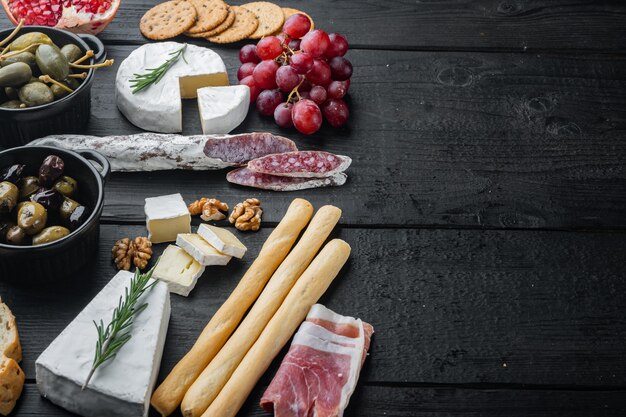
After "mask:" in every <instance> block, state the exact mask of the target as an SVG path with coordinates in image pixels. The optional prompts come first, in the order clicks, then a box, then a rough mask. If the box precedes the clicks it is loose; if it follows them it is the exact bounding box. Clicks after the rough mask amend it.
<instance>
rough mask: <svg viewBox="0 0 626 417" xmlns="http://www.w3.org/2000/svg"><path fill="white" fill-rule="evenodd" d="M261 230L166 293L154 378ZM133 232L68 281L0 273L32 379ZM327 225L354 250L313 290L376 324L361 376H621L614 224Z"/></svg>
mask: <svg viewBox="0 0 626 417" xmlns="http://www.w3.org/2000/svg"><path fill="white" fill-rule="evenodd" d="M283 210H284V208H283ZM270 230H271V229H270V228H264V229H263V230H262V231H260V232H258V233H252V234H244V235H243V237H242V239H243V242H244V244H246V245H247V246H248V247H249V253H248V254H247V255H246V257H245V259H244V260H242V261H236V260H233V261H232V262H231V263H230V264H229V265H228V266H227V267H211V268H208V270H207V271H206V272H205V275H204V277H203V278H202V279H201V280H200V281H199V283H198V285H197V287H196V288H195V290H194V291H193V292H192V294H191V296H190V297H189V298H183V297H180V296H176V295H174V296H173V297H172V318H171V321H170V329H169V332H168V339H167V342H166V347H165V352H164V356H163V362H162V366H161V378H163V377H164V375H165V374H166V373H167V372H169V370H170V369H171V368H172V367H173V365H174V364H175V363H176V361H177V360H178V359H179V358H180V357H182V356H183V354H184V353H185V352H186V350H187V349H189V348H190V347H191V345H192V344H193V342H194V340H195V338H196V336H197V335H198V334H199V332H200V330H201V329H202V328H203V327H204V325H205V324H206V323H207V322H208V320H209V319H210V317H211V316H212V314H213V313H214V312H215V311H216V310H217V308H219V306H220V305H221V303H222V302H223V301H224V300H225V299H226V298H227V296H228V294H230V292H231V291H232V289H233V288H234V287H235V285H236V284H237V282H238V280H239V278H240V277H241V276H242V275H243V272H244V271H245V270H246V269H247V266H248V265H249V264H250V262H251V261H252V260H253V258H254V256H255V255H256V254H257V253H258V250H259V248H260V245H261V244H262V242H263V241H264V240H265V238H266V237H267V235H268V234H269V232H270ZM143 234H145V229H144V227H141V226H108V225H106V226H103V227H102V237H101V244H100V249H99V254H98V257H97V259H96V261H95V262H94V266H93V268H87V269H86V270H85V271H84V274H82V275H81V276H79V277H78V280H79V281H78V282H77V283H74V284H72V285H69V286H67V288H63V287H56V286H55V287H54V288H51V289H45V290H41V291H37V289H33V288H27V289H22V290H19V289H16V288H9V287H7V286H6V285H2V284H0V294H2V298H3V299H4V300H5V301H6V302H7V303H8V305H10V306H11V308H12V309H13V311H14V313H15V315H16V317H18V324H19V329H20V334H21V338H22V344H23V348H24V362H23V366H24V370H25V372H26V375H27V377H28V378H32V377H33V376H34V361H35V359H36V358H37V356H38V355H39V353H41V351H43V349H45V347H46V346H48V344H49V343H50V342H51V341H52V340H53V339H54V337H56V336H57V335H58V334H59V333H60V332H61V330H63V328H64V327H65V326H66V325H67V324H68V323H69V322H70V321H71V320H72V319H73V318H74V317H75V316H76V314H78V312H79V311H80V310H81V309H82V308H83V307H84V306H85V305H86V304H87V303H88V302H89V300H91V298H92V297H93V296H94V295H95V294H96V293H97V292H98V291H99V289H100V288H101V287H102V286H104V284H105V283H106V282H108V280H109V279H110V278H111V277H112V276H113V275H114V274H115V268H114V266H113V264H112V262H111V260H110V247H111V246H112V245H113V243H114V242H115V240H117V239H119V238H121V237H124V236H130V237H134V236H137V235H143ZM335 235H336V236H338V237H341V238H342V239H344V240H346V241H347V242H348V243H350V244H351V245H352V247H353V249H354V254H353V256H352V257H351V259H350V261H349V263H348V265H347V266H346V267H345V268H344V270H343V272H342V274H341V275H340V277H339V278H338V279H337V280H336V282H335V283H334V284H333V285H332V287H331V289H330V290H329V291H328V293H327V294H326V295H325V296H324V297H323V299H322V302H323V303H324V304H325V305H327V306H328V307H329V308H331V309H335V310H336V311H338V312H339V313H342V314H349V315H354V316H356V317H360V318H362V319H363V320H366V321H368V322H370V323H372V324H373V326H374V327H375V329H376V334H375V336H374V342H373V345H372V349H371V356H370V357H369V359H368V361H367V362H366V365H365V368H364V370H363V372H362V375H361V380H362V381H363V382H365V383H381V382H382V383H393V382H402V383H427V382H435V383H507V384H544V385H545V384H549V385H560V386H563V385H582V386H604V387H613V386H625V387H626V370H625V369H624V367H623V366H622V361H623V358H624V357H625V355H626V346H624V343H623V340H624V338H625V337H626V321H625V320H624V318H623V315H622V311H623V306H624V305H626V292H625V291H624V284H623V267H622V262H621V260H623V254H624V253H625V252H626V239H624V235H623V234H612V233H575V234H572V233H566V232H533V231H517V232H512V231H506V232H504V231H484V232H477V231H471V230H465V231H461V230H450V231H446V230H394V229H341V230H339V231H338V232H337V233H336V234H335ZM164 246H165V245H164V244H162V245H158V246H157V253H160V251H161V250H162V249H163V248H164ZM599 300H602V301H601V302H599ZM283 354H284V351H283ZM281 357H282V355H281ZM278 363H279V360H277V361H275V363H274V364H273V366H272V368H271V369H272V370H275V369H276V368H277V365H278ZM398 363H404V364H411V365H410V366H401V367H398V366H397V365H398ZM269 374H270V375H271V374H273V372H270V373H269ZM264 382H265V383H268V382H269V380H268V377H267V376H266V378H265V380H264Z"/></svg>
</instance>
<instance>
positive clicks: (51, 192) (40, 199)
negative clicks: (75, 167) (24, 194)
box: [30, 187, 65, 210]
mask: <svg viewBox="0 0 626 417" xmlns="http://www.w3.org/2000/svg"><path fill="white" fill-rule="evenodd" d="M30 199H31V201H36V202H37V203H39V204H41V205H42V206H44V207H45V208H46V209H47V210H58V209H59V208H60V207H61V204H63V200H64V199H65V197H64V196H63V194H61V193H60V192H58V191H57V190H55V189H52V188H43V187H41V188H39V190H37V192H36V193H35V194H33V196H32V197H31V198H30Z"/></svg>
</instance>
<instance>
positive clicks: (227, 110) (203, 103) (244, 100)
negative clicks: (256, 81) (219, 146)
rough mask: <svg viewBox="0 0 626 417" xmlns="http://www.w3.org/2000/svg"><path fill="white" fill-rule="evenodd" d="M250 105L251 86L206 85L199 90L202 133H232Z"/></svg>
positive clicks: (244, 116)
mask: <svg viewBox="0 0 626 417" xmlns="http://www.w3.org/2000/svg"><path fill="white" fill-rule="evenodd" d="M249 107H250V87H248V86H247V85H231V86H228V87H205V88H201V89H199V90H198V108H199V109H200V121H201V122H202V133H204V134H205V135H208V134H217V133H230V132H231V131H232V130H233V129H234V128H236V127H237V126H239V125H240V124H241V122H243V121H244V119H245V118H246V115H247V114H248V108H249Z"/></svg>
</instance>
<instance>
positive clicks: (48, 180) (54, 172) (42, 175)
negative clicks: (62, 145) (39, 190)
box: [39, 155, 65, 187]
mask: <svg viewBox="0 0 626 417" xmlns="http://www.w3.org/2000/svg"><path fill="white" fill-rule="evenodd" d="M64 168H65V163H64V162H63V160H62V159H61V158H59V157H58V156H56V155H48V156H47V157H46V159H44V160H43V163H42V164H41V167H39V184H40V185H42V186H45V187H50V186H51V185H52V184H53V183H54V181H55V180H56V179H57V178H59V177H60V176H61V175H62V174H63V169H64Z"/></svg>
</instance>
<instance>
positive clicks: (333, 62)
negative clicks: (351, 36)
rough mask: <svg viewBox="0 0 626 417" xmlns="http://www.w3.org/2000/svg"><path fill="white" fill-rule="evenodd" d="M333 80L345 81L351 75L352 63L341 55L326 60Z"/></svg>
mask: <svg viewBox="0 0 626 417" xmlns="http://www.w3.org/2000/svg"><path fill="white" fill-rule="evenodd" d="M328 65H329V66H330V72H331V75H332V77H333V80H337V81H345V80H347V79H348V78H350V77H351V76H352V63H350V61H348V60H347V59H346V58H344V57H342V56H336V57H334V58H331V59H330V60H329V61H328Z"/></svg>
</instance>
